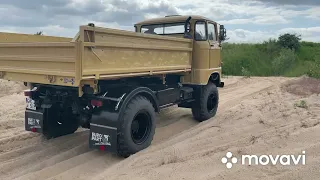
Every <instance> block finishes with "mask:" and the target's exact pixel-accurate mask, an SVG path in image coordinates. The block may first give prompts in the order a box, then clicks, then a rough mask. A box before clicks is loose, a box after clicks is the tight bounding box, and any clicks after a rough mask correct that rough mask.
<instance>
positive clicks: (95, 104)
mask: <svg viewBox="0 0 320 180" xmlns="http://www.w3.org/2000/svg"><path fill="white" fill-rule="evenodd" d="M91 105H92V106H96V107H101V106H102V105H103V103H102V101H100V100H91Z"/></svg>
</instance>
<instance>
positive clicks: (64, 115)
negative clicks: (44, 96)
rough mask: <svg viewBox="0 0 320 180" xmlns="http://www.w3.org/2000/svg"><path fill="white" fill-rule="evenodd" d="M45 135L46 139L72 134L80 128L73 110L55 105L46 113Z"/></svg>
mask: <svg viewBox="0 0 320 180" xmlns="http://www.w3.org/2000/svg"><path fill="white" fill-rule="evenodd" d="M45 116H46V118H45V119H46V121H45V122H44V129H43V135H44V137H45V138H46V139H51V138H57V137H60V136H64V135H68V134H72V133H74V132H75V131H77V129H78V127H79V118H77V117H76V116H75V115H74V114H72V108H71V107H70V108H66V109H61V108H60V107H59V105H58V104H55V105H53V106H52V107H51V108H50V109H48V110H47V111H46V113H45Z"/></svg>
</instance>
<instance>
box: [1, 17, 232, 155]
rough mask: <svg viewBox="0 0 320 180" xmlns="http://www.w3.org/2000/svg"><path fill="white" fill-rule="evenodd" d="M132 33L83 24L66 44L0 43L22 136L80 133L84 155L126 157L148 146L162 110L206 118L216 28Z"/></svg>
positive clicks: (220, 34)
mask: <svg viewBox="0 0 320 180" xmlns="http://www.w3.org/2000/svg"><path fill="white" fill-rule="evenodd" d="M135 31H136V32H130V31H123V30H116V29H108V28H101V27H95V25H94V24H88V25H86V26H80V30H79V33H78V34H77V35H76V36H75V37H74V38H73V39H68V38H55V37H46V36H41V37H40V36H32V35H31V36H28V35H19V34H17V35H16V36H15V35H13V34H11V35H10V36H9V37H8V38H2V40H1V41H2V42H1V43H0V78H3V79H7V80H12V81H22V82H25V84H26V85H27V86H28V87H30V89H29V90H27V91H25V92H24V94H25V96H26V102H27V105H26V111H25V129H26V130H27V131H32V132H37V133H42V134H43V135H44V136H45V137H46V138H48V139H50V138H56V137H59V136H63V135H67V134H71V133H74V132H75V131H76V130H77V129H78V127H80V126H81V127H83V128H88V129H90V139H89V146H90V147H92V148H97V149H100V150H103V151H109V152H113V153H117V154H118V155H120V156H123V157H128V156H130V155H131V154H134V153H136V152H138V151H140V150H142V149H144V148H147V147H148V146H149V145H150V144H151V141H152V139H153V136H154V133H155V124H156V123H155V120H156V118H155V116H156V113H157V112H160V110H161V109H162V108H166V107H169V106H172V105H178V106H179V107H182V108H190V109H192V114H193V117H194V118H195V119H196V120H198V121H200V122H201V121H205V120H208V119H210V118H212V117H214V116H215V114H216V112H217V108H218V102H219V96H218V90H217V87H223V82H221V79H220V78H221V64H222V62H221V56H220V51H221V42H222V41H223V40H225V38H226V30H225V28H224V27H223V25H219V24H218V23H216V22H214V21H212V20H210V19H207V18H204V17H201V16H166V17H164V18H156V19H151V20H146V21H143V22H140V23H137V24H135ZM0 37H1V35H0Z"/></svg>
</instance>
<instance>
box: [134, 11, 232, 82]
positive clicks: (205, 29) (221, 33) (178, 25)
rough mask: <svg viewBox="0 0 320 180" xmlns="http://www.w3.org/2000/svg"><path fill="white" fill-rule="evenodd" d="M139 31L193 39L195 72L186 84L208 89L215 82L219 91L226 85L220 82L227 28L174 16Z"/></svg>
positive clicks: (203, 19)
mask: <svg viewBox="0 0 320 180" xmlns="http://www.w3.org/2000/svg"><path fill="white" fill-rule="evenodd" d="M135 31H136V32H138V33H143V34H154V35H160V36H172V37H178V38H188V39H192V40H193V54H192V71H191V72H190V73H188V74H186V75H185V76H183V77H182V82H183V83H188V84H203V85H205V84H207V83H208V79H211V80H212V81H213V82H215V84H216V85H217V86H219V87H221V86H223V85H224V83H223V82H221V79H220V77H221V76H220V74H221V73H222V72H221V71H222V70H221V69H222V60H221V43H222V41H224V40H225V39H226V30H225V28H224V26H223V25H220V24H218V23H217V22H215V21H212V20H210V19H208V18H206V17H202V16H180V15H172V16H165V17H163V18H155V19H150V20H146V21H142V22H139V23H136V24H135Z"/></svg>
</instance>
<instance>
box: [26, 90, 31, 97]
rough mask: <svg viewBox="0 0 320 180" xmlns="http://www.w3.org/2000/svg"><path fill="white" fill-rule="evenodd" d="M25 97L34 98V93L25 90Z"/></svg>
mask: <svg viewBox="0 0 320 180" xmlns="http://www.w3.org/2000/svg"><path fill="white" fill-rule="evenodd" d="M24 96H28V97H31V96H32V91H31V90H25V91H24Z"/></svg>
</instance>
